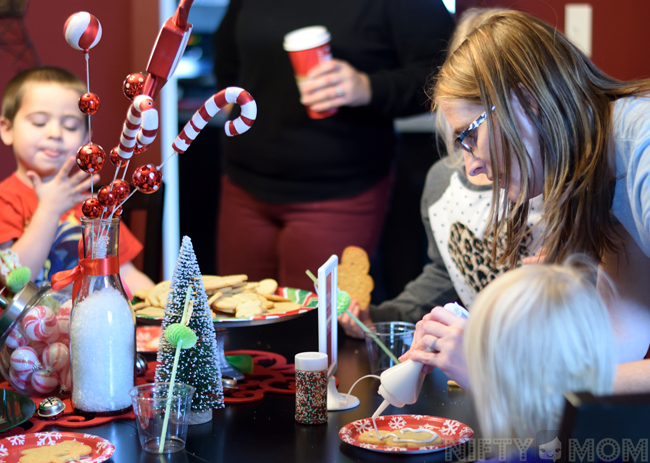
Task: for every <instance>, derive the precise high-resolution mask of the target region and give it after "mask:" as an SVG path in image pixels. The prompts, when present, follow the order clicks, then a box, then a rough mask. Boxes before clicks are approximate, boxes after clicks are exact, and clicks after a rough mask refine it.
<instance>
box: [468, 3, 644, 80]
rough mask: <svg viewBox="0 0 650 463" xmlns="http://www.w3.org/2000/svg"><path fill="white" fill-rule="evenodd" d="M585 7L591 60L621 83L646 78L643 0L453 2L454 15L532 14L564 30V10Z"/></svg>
mask: <svg viewBox="0 0 650 463" xmlns="http://www.w3.org/2000/svg"><path fill="white" fill-rule="evenodd" d="M567 3H588V4H590V5H591V6H592V7H593V24H592V34H593V38H592V56H591V58H592V60H593V61H594V63H595V64H596V66H598V67H599V68H601V69H602V70H604V71H605V72H606V73H608V74H609V75H611V76H613V77H616V78H617V79H621V80H631V79H638V78H645V77H650V59H649V58H650V53H649V52H648V47H647V44H648V38H647V34H646V32H644V31H647V29H648V18H650V2H649V1H647V0H626V1H612V0H591V1H589V0H587V1H572V2H566V1H562V0H518V1H517V2H507V1H503V0H457V11H458V12H462V11H463V10H465V9H467V8H469V7H471V6H489V7H492V6H499V7H507V8H513V9H517V10H521V11H525V12H527V13H530V14H533V15H535V16H537V17H538V18H540V19H543V20H545V21H546V22H548V23H550V24H553V25H555V26H557V27H558V29H560V30H562V31H563V30H564V6H565V5H566V4H567Z"/></svg>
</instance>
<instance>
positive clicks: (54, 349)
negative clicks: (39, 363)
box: [41, 342, 70, 371]
mask: <svg viewBox="0 0 650 463" xmlns="http://www.w3.org/2000/svg"><path fill="white" fill-rule="evenodd" d="M41 358H42V359H43V365H45V366H46V367H50V368H51V369H52V370H53V371H61V370H63V369H64V368H65V367H66V366H67V365H69V364H70V351H69V350H68V346H66V345H65V344H63V343H62V342H54V343H52V344H50V345H49V346H47V347H46V348H45V350H44V351H43V355H42V357H41Z"/></svg>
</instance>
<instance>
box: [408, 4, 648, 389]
mask: <svg viewBox="0 0 650 463" xmlns="http://www.w3.org/2000/svg"><path fill="white" fill-rule="evenodd" d="M649 94H650V80H639V81H631V82H622V81H618V80H615V79H613V78H611V77H609V76H607V75H606V74H604V73H603V72H602V71H600V70H599V69H598V68H596V67H595V66H594V65H593V63H591V61H590V60H589V59H588V58H587V57H586V56H585V55H584V54H583V53H582V52H581V51H579V50H578V49H577V48H576V47H575V46H574V45H572V44H571V43H570V42H569V41H568V40H567V39H566V38H565V37H564V36H562V34H560V33H559V32H558V31H557V30H556V29H554V28H553V27H551V26H549V25H547V24H546V23H544V22H542V21H540V20H538V19H536V18H534V17H532V16H530V15H528V14H525V13H522V12H517V11H502V12H500V13H496V14H495V15H493V16H492V17H491V18H490V19H489V20H488V21H486V22H485V23H484V24H482V25H481V26H480V27H478V28H477V29H476V30H475V31H474V32H472V33H471V34H470V35H469V36H468V37H467V39H466V41H465V42H463V44H462V45H461V46H460V47H459V48H458V49H457V50H456V51H455V52H454V53H453V54H452V55H451V56H450V57H449V58H448V59H447V61H446V62H445V64H444V65H443V67H442V69H441V72H440V74H439V77H438V81H437V83H436V85H435V88H434V91H433V99H434V103H435V105H436V107H439V108H440V109H441V110H442V112H443V113H444V115H445V117H446V118H447V120H448V121H449V123H450V125H451V127H452V129H453V131H454V133H455V134H456V135H457V136H458V138H457V143H458V144H459V146H460V147H461V148H463V156H464V161H465V169H466V171H467V174H468V175H470V176H475V175H479V174H485V175H487V177H488V178H489V179H491V180H493V185H494V188H493V197H494V200H493V201H492V203H493V204H501V202H500V201H499V197H500V196H501V195H505V196H506V199H507V200H506V201H504V203H503V204H504V206H503V209H502V210H501V211H498V210H493V211H492V212H493V214H492V219H491V221H492V223H493V226H494V227H496V229H497V230H501V229H505V230H506V231H507V237H508V239H507V244H506V251H505V255H504V256H503V259H504V260H506V261H508V262H510V263H511V264H514V258H515V257H516V250H517V248H518V246H519V244H520V243H521V242H522V241H523V240H524V239H525V234H524V233H525V228H524V227H523V226H522V224H526V215H527V210H528V209H527V207H526V204H527V202H528V200H529V199H530V198H532V197H535V196H537V195H539V194H543V195H544V211H543V215H542V226H543V231H542V237H541V245H542V250H541V251H540V252H539V253H538V254H537V256H536V258H535V259H536V260H539V261H543V262H546V263H556V262H562V261H563V260H564V259H565V258H566V257H567V256H568V255H570V254H573V253H584V254H587V255H589V256H591V257H592V258H594V259H596V261H598V262H599V263H600V265H599V268H600V271H601V272H606V273H607V274H608V275H609V276H610V278H611V279H612V280H613V282H614V284H615V286H616V288H617V290H618V297H616V298H613V299H611V300H610V301H609V304H608V306H609V307H608V309H609V311H610V316H611V319H612V324H613V328H614V334H615V339H616V348H615V349H616V352H615V354H616V358H617V361H618V363H619V366H618V369H617V374H616V381H615V391H617V392H624V391H640V390H650V360H641V359H643V358H644V357H648V355H647V354H648V350H649V349H648V347H649V346H650V277H649V275H650V272H649V270H650V258H649V256H650V176H649V175H648V173H650V98H649ZM531 260H533V259H531ZM463 330H464V322H463V321H462V320H459V319H457V318H455V317H453V315H451V314H449V313H446V311H444V310H441V309H438V308H436V309H434V310H433V311H432V312H431V313H430V314H427V315H426V316H425V317H424V318H423V320H422V321H421V322H420V323H419V324H418V327H417V331H416V339H415V342H414V344H413V348H412V349H411V351H409V353H408V354H407V355H408V356H409V357H411V358H413V359H414V360H418V361H422V362H424V363H426V364H427V365H429V366H431V367H439V368H441V369H442V370H443V371H445V372H446V373H447V374H448V375H449V376H451V377H452V378H454V379H456V380H457V381H459V382H460V383H461V384H463V385H465V386H467V385H468V382H467V368H466V364H465V359H464V356H463V352H462V338H463ZM433 337H435V338H439V339H437V340H436V342H435V349H436V352H433V353H426V352H424V351H423V350H424V348H425V347H428V346H429V345H431V344H432V342H433Z"/></svg>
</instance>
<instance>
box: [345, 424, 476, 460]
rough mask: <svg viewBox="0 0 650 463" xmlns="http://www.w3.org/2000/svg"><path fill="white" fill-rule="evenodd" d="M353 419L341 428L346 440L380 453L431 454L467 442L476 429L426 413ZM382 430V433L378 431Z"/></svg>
mask: <svg viewBox="0 0 650 463" xmlns="http://www.w3.org/2000/svg"><path fill="white" fill-rule="evenodd" d="M376 424H377V426H376V428H375V426H374V424H373V420H372V418H365V419H362V420H357V421H353V422H352V423H349V424H346V425H345V426H343V427H342V428H341V430H340V431H339V437H340V438H341V439H342V440H343V442H347V443H348V444H350V445H354V446H355V447H359V448H362V449H367V450H372V451H374V452H381V453H402V454H407V455H410V454H416V453H431V452H439V451H440V450H444V449H446V448H448V447H453V446H454V445H459V444H462V443H464V442H467V441H468V440H470V439H471V438H472V436H473V435H474V430H473V429H472V428H470V427H469V426H467V425H465V424H463V423H461V422H460V421H456V420H450V419H449V418H441V417H438V416H427V415H385V416H379V417H377V420H376ZM378 433H379V436H377V434H378Z"/></svg>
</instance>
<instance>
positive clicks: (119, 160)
mask: <svg viewBox="0 0 650 463" xmlns="http://www.w3.org/2000/svg"><path fill="white" fill-rule="evenodd" d="M110 156H111V162H112V163H113V165H115V166H117V167H124V166H125V165H126V163H127V162H129V160H128V159H124V158H123V157H121V156H120V155H119V154H118V153H117V146H116V147H115V148H113V149H112V150H111V155H110Z"/></svg>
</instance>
